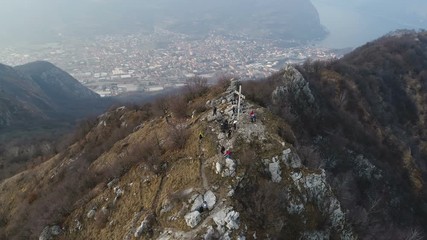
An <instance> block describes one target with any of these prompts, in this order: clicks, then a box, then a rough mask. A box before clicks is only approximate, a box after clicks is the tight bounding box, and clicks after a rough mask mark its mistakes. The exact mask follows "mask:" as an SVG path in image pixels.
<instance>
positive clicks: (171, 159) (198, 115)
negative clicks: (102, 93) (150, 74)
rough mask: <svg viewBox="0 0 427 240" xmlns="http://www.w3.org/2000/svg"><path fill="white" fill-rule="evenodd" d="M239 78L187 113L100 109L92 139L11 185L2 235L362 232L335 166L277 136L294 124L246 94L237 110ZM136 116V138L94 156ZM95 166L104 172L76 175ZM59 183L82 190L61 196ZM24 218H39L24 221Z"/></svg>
mask: <svg viewBox="0 0 427 240" xmlns="http://www.w3.org/2000/svg"><path fill="white" fill-rule="evenodd" d="M237 86H238V82H236V81H234V80H232V81H231V82H230V85H229V86H228V88H227V89H226V90H225V91H224V92H220V93H219V94H214V93H212V91H211V92H209V93H207V94H205V95H203V96H202V97H200V98H196V99H194V100H192V101H193V103H192V104H190V106H198V109H196V108H195V109H194V110H193V111H191V112H192V116H191V117H189V118H181V119H179V118H177V117H176V116H175V115H176V114H173V113H169V112H167V113H166V114H165V115H162V116H159V117H156V118H152V119H149V120H146V121H140V122H139V121H138V122H137V123H132V121H133V119H134V118H135V114H139V113H138V112H139V111H141V110H134V109H128V108H126V107H121V108H117V109H115V110H113V111H111V112H107V113H105V114H103V115H101V116H99V117H98V120H97V123H96V124H94V127H93V129H90V130H89V132H88V133H87V135H86V137H85V140H83V142H77V143H75V144H74V145H72V146H71V147H70V148H69V149H68V150H67V151H66V152H65V153H63V154H59V155H57V156H56V157H54V158H52V159H50V160H48V161H47V162H45V163H44V164H42V165H41V166H38V167H36V168H34V169H31V170H28V171H27V172H24V173H22V174H20V175H17V176H15V177H14V178H10V179H7V180H6V181H4V182H3V183H2V184H1V189H2V193H5V194H2V196H1V197H0V201H1V203H2V205H3V206H8V207H7V208H4V209H3V210H2V211H3V212H2V216H5V217H6V218H7V222H6V223H5V224H4V229H5V231H4V232H3V234H5V235H4V236H7V237H9V236H10V237H12V238H13V237H15V236H20V235H21V234H24V233H25V231H24V229H25V228H29V229H33V231H34V233H35V234H37V236H38V237H39V239H104V238H105V239H107V238H109V239H135V238H137V239H195V238H201V239H252V238H260V239H265V238H277V237H279V236H285V235H288V236H300V237H301V238H302V239H319V238H328V237H330V236H331V235H332V234H334V235H337V236H340V237H341V238H342V239H356V234H355V233H353V230H352V227H351V226H350V225H349V224H348V222H347V220H346V216H345V213H344V212H343V210H342V208H341V206H340V203H339V201H338V200H337V198H336V197H335V195H334V192H333V191H332V189H331V187H330V186H329V184H328V183H327V181H326V175H325V172H324V171H323V170H322V169H318V170H309V169H307V168H306V167H304V166H303V165H302V164H301V159H300V157H299V156H298V154H297V152H296V150H295V148H294V146H293V145H292V144H290V143H288V142H287V141H286V140H285V139H283V138H282V137H280V136H279V135H278V134H277V128H279V127H283V126H284V124H285V123H284V122H282V120H280V119H279V118H277V117H275V116H274V115H272V114H271V113H270V112H269V111H268V110H267V109H265V108H262V107H259V106H257V105H255V104H253V103H251V102H250V101H248V100H246V99H245V96H244V95H243V94H242V95H241V101H240V113H239V114H238V110H237V109H238V106H239V104H238V102H239V101H238V96H239V94H237V91H236V90H237ZM200 103H202V105H200ZM214 109H215V110H214ZM251 112H253V113H254V115H255V116H252V118H251V116H250V115H251ZM238 115H239V117H238ZM130 124H133V125H136V127H135V128H133V129H132V131H131V132H130V133H129V135H127V136H125V137H124V138H123V139H121V140H119V141H117V142H116V143H114V144H113V145H112V146H111V147H110V148H108V149H105V151H103V152H102V153H100V154H98V156H95V157H93V158H94V159H91V160H89V159H88V158H89V156H88V154H87V153H85V152H86V151H95V148H96V147H95V146H93V142H92V141H94V137H95V135H99V134H102V132H108V131H110V130H111V128H118V129H120V128H125V126H126V125H130ZM95 138H96V137H95ZM184 138H186V139H184ZM104 140H105V139H104ZM181 141H184V142H182V143H181ZM88 145H92V146H91V147H87V148H85V146H88ZM166 147H167V148H166ZM173 148H176V150H171V149H173ZM131 159H133V160H131ZM88 161H91V162H90V163H88ZM83 162H86V166H87V167H85V168H84V169H81V168H80V167H79V165H80V164H82V163H83ZM106 172H110V173H106ZM111 172H114V173H113V174H112V173H111ZM86 174H95V175H96V174H99V175H103V177H101V178H99V179H85V180H83V181H84V182H83V183H81V184H80V183H78V182H80V180H79V179H76V177H83V178H86V177H87V176H85V175H86ZM112 177H113V178H112ZM70 178H71V179H70ZM107 179H109V180H108V181H107ZM67 181H68V182H70V181H71V183H69V184H67V183H65V182H67ZM74 181H76V183H73V182H74ZM87 181H91V182H90V183H89V182H87ZM24 183H25V184H24ZM21 184H22V186H25V187H24V188H23V189H22V192H21V193H19V194H18V193H17V192H14V191H13V189H14V187H13V186H17V185H18V186H19V185H21ZM86 184H89V185H90V187H87V186H86ZM57 187H59V188H60V190H59V189H56V188H57ZM85 188H87V189H86V190H84V189H85ZM58 190H59V191H60V192H62V194H65V195H68V194H71V193H74V194H76V193H77V194H80V196H79V197H75V198H74V199H73V200H70V201H68V200H65V202H62V201H61V200H60V199H61V198H63V197H65V196H64V195H62V194H61V195H62V196H58V195H57V194H58V193H57V191H58ZM52 195H55V196H57V197H58V198H55V200H53V199H52V201H54V202H55V203H54V205H57V206H56V207H59V206H61V207H60V208H61V209H63V210H65V211H67V210H66V209H68V213H67V216H66V217H65V218H64V219H62V221H63V222H58V220H54V219H55V217H56V216H57V214H58V212H57V211H58V209H57V208H56V207H55V208H53V207H52V205H50V204H49V203H43V202H44V201H46V200H47V199H48V198H51V197H52ZM66 198H68V197H66ZM65 203H66V204H65ZM40 204H41V205H40ZM24 205H25V206H24ZM64 208H65V209H64ZM23 209H26V210H25V211H24V212H22V210H23ZM37 213H38V214H37ZM39 214H41V215H39ZM23 215H24V216H25V215H29V218H27V220H24V221H28V222H29V221H30V219H32V218H34V219H38V220H37V221H36V222H34V223H33V224H34V225H26V224H25V225H24V226H23V227H24V229H22V228H15V229H14V225H11V224H10V223H13V222H14V221H18V219H22V216H23ZM28 222H27V224H28ZM15 226H16V225H15ZM21 236H22V235H21Z"/></svg>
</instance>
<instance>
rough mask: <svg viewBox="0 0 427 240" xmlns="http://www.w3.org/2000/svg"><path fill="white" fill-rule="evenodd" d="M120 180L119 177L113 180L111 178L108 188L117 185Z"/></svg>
mask: <svg viewBox="0 0 427 240" xmlns="http://www.w3.org/2000/svg"><path fill="white" fill-rule="evenodd" d="M118 182H119V179H117V178H115V179H113V180H111V181H110V182H109V183H108V184H107V187H108V188H113V186H114V185H116V184H117V183H118Z"/></svg>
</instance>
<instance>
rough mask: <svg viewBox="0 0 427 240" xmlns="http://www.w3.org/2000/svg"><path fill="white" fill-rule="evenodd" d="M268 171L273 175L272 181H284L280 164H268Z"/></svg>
mask: <svg viewBox="0 0 427 240" xmlns="http://www.w3.org/2000/svg"><path fill="white" fill-rule="evenodd" d="M268 170H269V171H270V174H271V181H273V182H276V183H278V182H280V181H282V176H281V174H282V171H280V162H272V163H270V164H268Z"/></svg>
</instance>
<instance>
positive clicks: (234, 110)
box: [233, 106, 236, 115]
mask: <svg viewBox="0 0 427 240" xmlns="http://www.w3.org/2000/svg"><path fill="white" fill-rule="evenodd" d="M234 114H236V107H234V106H233V115H234Z"/></svg>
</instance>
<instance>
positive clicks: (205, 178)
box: [199, 139, 209, 190]
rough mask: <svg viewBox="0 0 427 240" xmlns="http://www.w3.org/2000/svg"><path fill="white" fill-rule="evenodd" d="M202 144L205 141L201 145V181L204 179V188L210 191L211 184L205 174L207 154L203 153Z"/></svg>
mask: <svg viewBox="0 0 427 240" xmlns="http://www.w3.org/2000/svg"><path fill="white" fill-rule="evenodd" d="M202 143H203V139H202V140H201V142H200V143H199V165H200V169H199V172H200V179H202V183H203V188H204V189H205V190H208V189H209V183H208V178H207V177H206V173H205V153H204V152H203V149H202Z"/></svg>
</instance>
